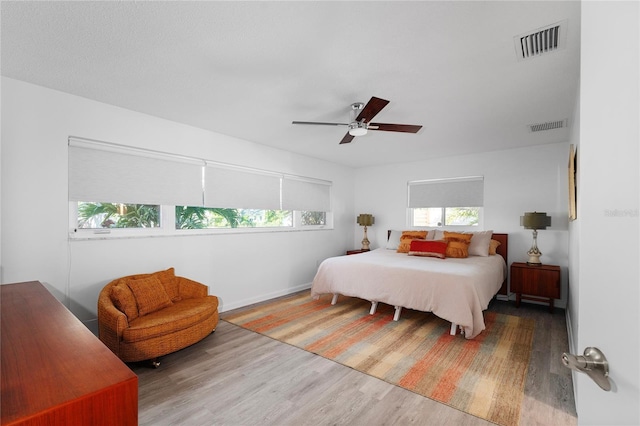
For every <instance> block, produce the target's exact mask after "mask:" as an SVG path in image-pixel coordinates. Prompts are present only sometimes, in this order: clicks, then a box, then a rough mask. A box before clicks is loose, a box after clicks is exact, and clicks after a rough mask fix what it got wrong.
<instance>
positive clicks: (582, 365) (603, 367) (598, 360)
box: [562, 348, 611, 391]
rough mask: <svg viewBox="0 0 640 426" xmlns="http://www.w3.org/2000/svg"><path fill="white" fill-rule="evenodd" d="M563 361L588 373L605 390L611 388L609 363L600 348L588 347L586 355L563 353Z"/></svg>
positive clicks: (566, 364)
mask: <svg viewBox="0 0 640 426" xmlns="http://www.w3.org/2000/svg"><path fill="white" fill-rule="evenodd" d="M562 363H563V364H564V366H565V367H567V368H570V369H572V370H576V371H579V372H581V373H586V374H587V376H589V377H591V378H592V379H593V381H594V382H596V383H597V384H598V386H600V387H601V388H602V389H604V390H605V391H610V390H611V382H609V363H608V362H607V358H605V356H604V354H603V353H602V351H600V349H598V348H586V349H585V350H584V355H572V354H568V353H566V352H565V353H563V354H562Z"/></svg>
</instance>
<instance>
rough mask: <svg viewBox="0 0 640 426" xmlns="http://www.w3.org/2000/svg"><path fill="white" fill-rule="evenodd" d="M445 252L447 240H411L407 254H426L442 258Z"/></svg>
mask: <svg viewBox="0 0 640 426" xmlns="http://www.w3.org/2000/svg"><path fill="white" fill-rule="evenodd" d="M446 253H447V242H446V241H441V240H413V241H411V247H410V248H409V256H426V257H437V258H439V259H444V258H445V257H446Z"/></svg>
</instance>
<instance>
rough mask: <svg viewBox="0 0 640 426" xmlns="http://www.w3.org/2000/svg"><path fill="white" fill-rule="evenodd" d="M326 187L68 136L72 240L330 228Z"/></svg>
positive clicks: (295, 178)
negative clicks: (86, 232)
mask: <svg viewBox="0 0 640 426" xmlns="http://www.w3.org/2000/svg"><path fill="white" fill-rule="evenodd" d="M331 186H332V184H331V182H330V181H325V180H319V179H313V178H308V177H302V176H294V175H288V174H283V173H278V172H272V171H265V170H258V169H254V168H249V167H242V166H236V165H230V164H224V163H219V162H214V161H209V160H203V159H197V158H190V157H183V156H178V155H173V154H167V153H160V152H155V151H149V150H143V149H136V148H131V147H126V146H122V145H117V144H111V143H106V142H98V141H90V140H86V139H81V138H69V201H70V227H71V230H72V234H73V233H77V232H78V230H83V229H93V230H100V231H101V232H99V233H101V234H104V233H110V231H111V230H114V231H115V232H122V231H120V230H121V229H122V228H144V229H147V230H149V229H150V228H159V229H160V230H161V231H160V232H161V233H167V232H168V233H178V232H181V231H185V230H189V229H192V230H193V229H225V228H238V229H242V228H269V229H283V230H286V229H297V228H304V229H313V228H318V227H325V226H331V223H330V222H331V220H330V219H331V217H330V214H331V212H330V209H331V204H330V199H331V197H330V193H331ZM105 229H107V231H105ZM169 231H172V232H169ZM140 232H142V231H140ZM147 232H157V231H147ZM96 233H97V232H96Z"/></svg>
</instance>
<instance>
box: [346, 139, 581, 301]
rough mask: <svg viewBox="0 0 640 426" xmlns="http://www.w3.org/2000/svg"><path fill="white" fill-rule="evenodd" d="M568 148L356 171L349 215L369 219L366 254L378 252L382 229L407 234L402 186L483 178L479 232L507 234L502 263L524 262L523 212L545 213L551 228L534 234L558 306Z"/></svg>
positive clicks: (528, 235)
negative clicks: (555, 279) (554, 269)
mask: <svg viewBox="0 0 640 426" xmlns="http://www.w3.org/2000/svg"><path fill="white" fill-rule="evenodd" d="M568 159H569V144H568V143H559V144H550V145H541V146H535V147H528V148H520V149H512V150H505V151H494V152H486V153H480V154H473V155H466V156H458V157H449V158H438V159H433V160H428V161H419V162H411V163H403V164H394V165H386V166H379V167H369V168H363V169H358V170H357V171H356V183H355V197H356V199H355V209H356V212H358V213H371V214H373V215H374V216H375V224H374V225H373V226H372V227H371V228H369V229H368V236H369V240H370V241H371V245H372V248H374V247H380V246H383V245H384V243H385V241H386V238H387V230H388V229H408V228H409V226H408V221H407V208H406V205H407V182H408V181H411V180H420V179H433V178H446V177H459V176H478V175H482V176H484V209H483V210H484V226H483V228H484V229H492V230H494V231H495V232H503V233H508V234H509V253H508V260H509V263H511V262H524V261H526V260H527V255H526V252H527V251H528V250H529V248H531V242H532V238H533V237H532V232H531V231H529V230H525V229H524V228H522V227H521V226H520V216H521V215H522V214H523V213H524V212H527V211H539V212H546V213H547V214H548V215H550V216H551V217H552V222H551V223H552V226H551V227H550V228H547V229H546V230H541V231H539V232H538V247H539V248H540V251H542V253H543V255H542V257H541V258H540V259H541V261H542V262H543V263H547V264H554V265H560V266H561V267H562V291H561V293H562V294H561V296H562V298H561V300H560V301H557V302H556V303H557V306H559V307H565V305H566V300H567V276H568V274H567V266H568V230H567V229H568V218H567V217H568V174H567V164H568ZM352 226H353V227H354V229H355V232H354V239H353V246H354V247H359V246H360V240H362V229H359V228H360V227H358V226H357V225H355V217H354V219H353V222H352Z"/></svg>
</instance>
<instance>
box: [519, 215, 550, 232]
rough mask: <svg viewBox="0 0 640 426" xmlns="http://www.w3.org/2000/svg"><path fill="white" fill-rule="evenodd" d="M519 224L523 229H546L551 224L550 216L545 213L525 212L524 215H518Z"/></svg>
mask: <svg viewBox="0 0 640 426" xmlns="http://www.w3.org/2000/svg"><path fill="white" fill-rule="evenodd" d="M520 225H522V226H524V228H525V229H546V228H547V226H551V216H547V214H546V213H538V212H526V213H525V214H524V216H520Z"/></svg>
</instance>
